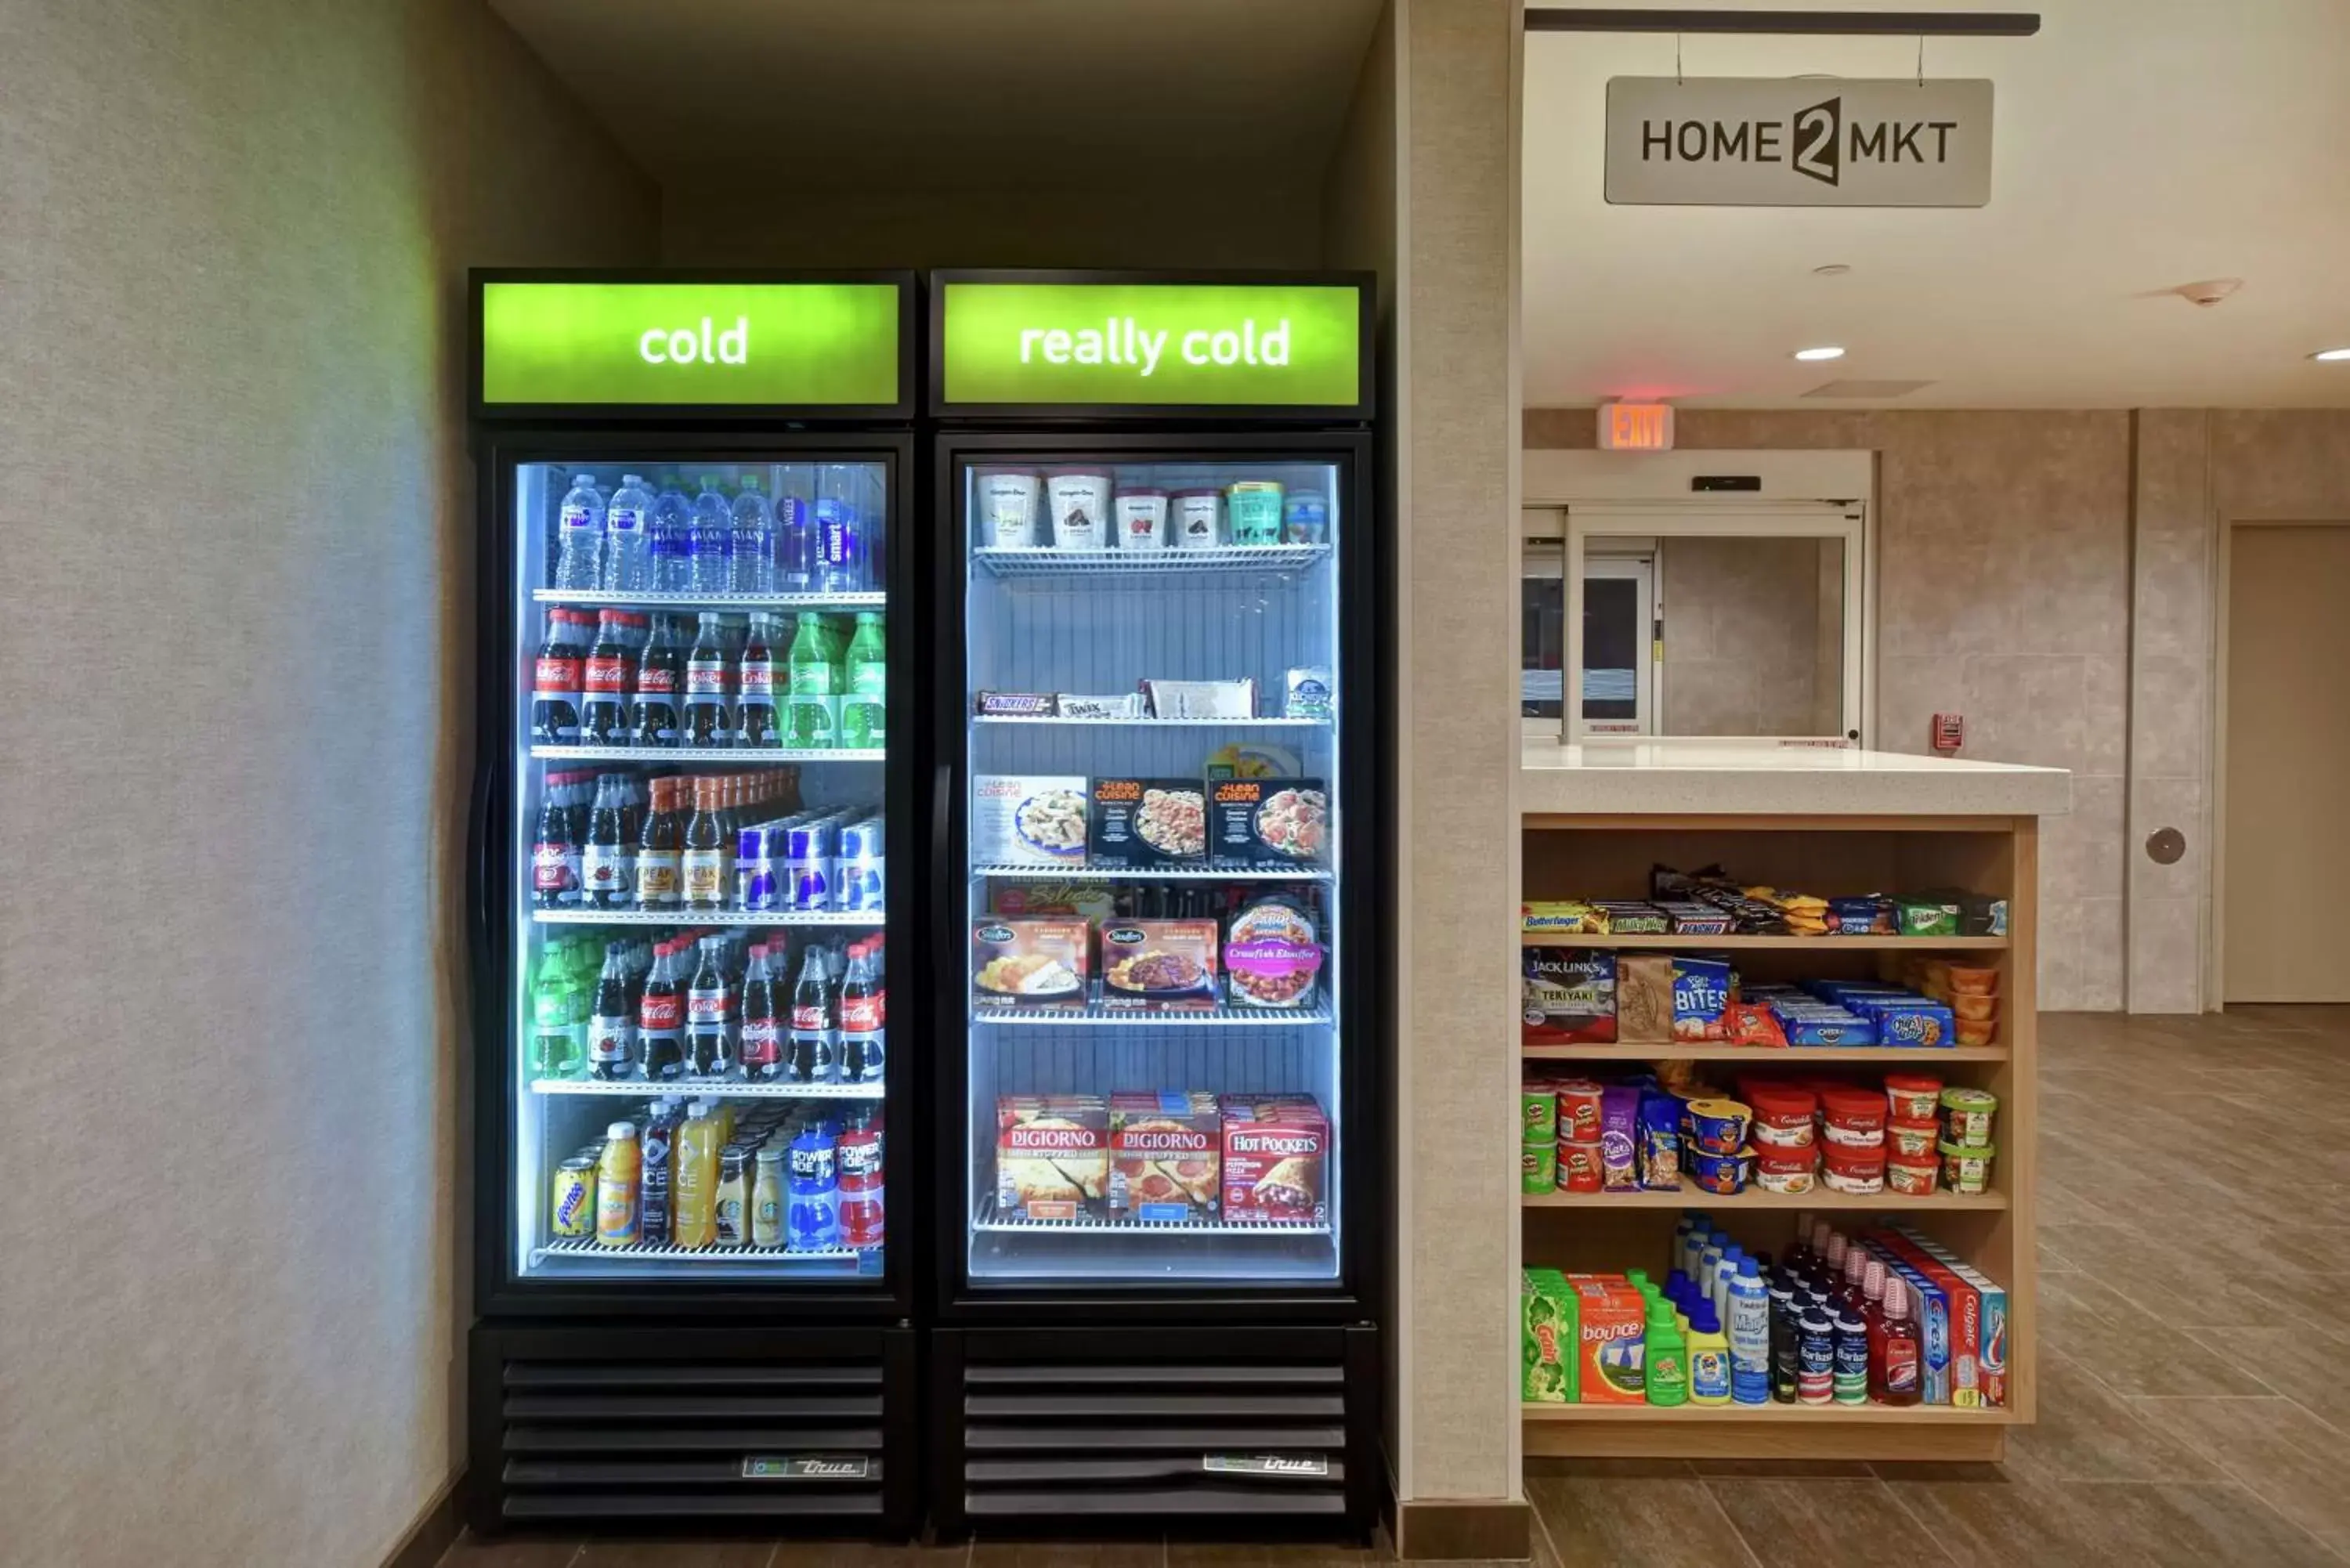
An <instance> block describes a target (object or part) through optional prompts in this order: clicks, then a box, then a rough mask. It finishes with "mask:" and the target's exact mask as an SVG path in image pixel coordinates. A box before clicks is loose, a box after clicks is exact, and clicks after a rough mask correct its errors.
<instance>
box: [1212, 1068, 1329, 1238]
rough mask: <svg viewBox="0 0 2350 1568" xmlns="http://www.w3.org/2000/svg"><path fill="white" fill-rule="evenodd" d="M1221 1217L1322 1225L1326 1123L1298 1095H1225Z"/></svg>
mask: <svg viewBox="0 0 2350 1568" xmlns="http://www.w3.org/2000/svg"><path fill="white" fill-rule="evenodd" d="M1216 1107H1217V1109H1218V1111H1219V1112H1221V1113H1222V1118H1223V1159H1224V1170H1223V1192H1224V1218H1225V1219H1226V1220H1232V1221H1238V1222H1243V1223H1245V1222H1249V1221H1261V1222H1265V1223H1277V1222H1280V1221H1284V1220H1289V1221H1299V1220H1307V1221H1312V1222H1315V1223H1317V1224H1318V1223H1323V1222H1326V1221H1327V1220H1329V1218H1330V1208H1329V1190H1330V1189H1329V1184H1328V1183H1327V1182H1326V1180H1325V1179H1324V1177H1325V1175H1326V1164H1327V1161H1328V1159H1329V1155H1330V1120H1329V1118H1328V1117H1327V1116H1324V1115H1323V1114H1322V1106H1321V1103H1320V1102H1319V1101H1317V1100H1315V1099H1313V1098H1312V1097H1311V1096H1304V1095H1263V1096H1257V1095H1226V1096H1223V1097H1222V1098H1221V1099H1220V1100H1218V1101H1217V1102H1216Z"/></svg>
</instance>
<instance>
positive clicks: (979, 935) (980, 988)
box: [971, 915, 1092, 1008]
mask: <svg viewBox="0 0 2350 1568" xmlns="http://www.w3.org/2000/svg"><path fill="white" fill-rule="evenodd" d="M1091 934H1092V931H1091V928H1089V927H1088V926H1087V924H1086V922H1085V921H1083V920H1064V919H1014V918H1012V917H1010V916H1003V915H983V916H981V917H980V918H979V919H975V920H973V921H972V923H971V989H972V1002H973V1003H974V1004H975V1005H977V1006H979V1007H981V1008H989V1007H1083V1006H1084V1005H1085V1004H1086V977H1087V950H1088V949H1089V948H1090V947H1091V946H1092V943H1091V942H1090V941H1089V940H1087V939H1088V938H1089V937H1090V936H1091Z"/></svg>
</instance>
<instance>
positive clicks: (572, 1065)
mask: <svg viewBox="0 0 2350 1568" xmlns="http://www.w3.org/2000/svg"><path fill="white" fill-rule="evenodd" d="M567 947H568V944H567V943H562V942H549V943H548V944H547V945H546V948H545V949H544V950H542V951H541V952H540V954H539V959H538V973H537V974H536V976H535V977H533V979H532V981H531V986H530V1016H531V1033H530V1075H531V1076H532V1077H534V1078H568V1077H570V1076H571V1075H574V1074H575V1073H577V1072H578V1071H579V1069H580V1066H581V1064H583V1063H585V1062H586V1060H587V1020H586V1019H585V1018H584V1017H583V1016H582V1015H581V1013H580V1010H579V1004H580V1001H581V997H580V993H579V989H578V984H577V981H575V980H574V979H573V978H572V975H571V969H570V964H569V962H568V959H569V953H568V951H567Z"/></svg>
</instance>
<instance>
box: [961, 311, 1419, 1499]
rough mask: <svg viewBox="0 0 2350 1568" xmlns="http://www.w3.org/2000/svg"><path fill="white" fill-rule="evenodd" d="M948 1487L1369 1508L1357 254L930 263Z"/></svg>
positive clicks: (1371, 1407) (1368, 393) (1367, 748)
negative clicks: (1208, 265)
mask: <svg viewBox="0 0 2350 1568" xmlns="http://www.w3.org/2000/svg"><path fill="white" fill-rule="evenodd" d="M928 304H929V309H930V312H931V323H932V331H931V356H932V358H931V383H930V398H931V411H932V413H933V415H934V416H935V417H936V418H937V419H938V420H939V421H941V424H942V426H943V428H942V430H941V433H940V434H939V435H938V436H937V437H936V442H935V455H934V458H933V466H934V482H935V485H936V506H937V525H938V535H939V539H940V548H939V552H938V557H937V574H938V577H937V580H938V587H937V590H936V591H937V598H938V604H939V607H940V611H941V616H940V623H939V625H940V634H939V635H940V648H939V654H940V659H941V666H942V669H943V675H942V680H941V696H940V699H939V702H938V713H937V719H938V727H937V730H936V734H937V737H938V740H937V745H938V748H939V752H938V759H937V760H938V767H937V769H936V778H937V780H938V787H939V788H940V789H941V791H942V792H943V801H942V803H941V804H942V805H943V809H942V810H941V811H940V812H939V813H938V815H937V818H936V824H937V831H938V833H939V835H940V836H941V842H940V844H939V846H938V848H937V850H936V852H935V854H934V857H933V867H934V869H935V872H936V876H937V883H936V887H937V891H936V894H935V900H936V909H937V915H938V935H937V937H936V939H935V944H934V951H935V952H936V954H937V955H938V958H939V968H940V975H941V979H940V985H939V1008H938V1027H937V1030H936V1035H937V1044H936V1053H937V1058H938V1067H937V1090H936V1100H937V1115H938V1118H939V1125H938V1127H937V1131H936V1132H935V1134H934V1135H933V1137H932V1138H931V1144H932V1146H933V1147H934V1148H935V1149H936V1150H937V1154H938V1160H939V1164H938V1178H939V1185H938V1199H937V1206H938V1208H937V1212H938V1217H939V1218H938V1245H939V1259H938V1276H939V1278H938V1284H939V1293H940V1299H939V1317H940V1322H941V1327H940V1329H939V1331H938V1333H937V1335H936V1337H935V1341H934V1353H933V1355H932V1357H931V1366H932V1378H933V1384H932V1397H933V1398H934V1400H935V1401H937V1404H936V1406H935V1407H934V1418H933V1421H932V1426H931V1431H932V1437H933V1440H934V1443H935V1444H936V1450H935V1451H936V1455H937V1457H936V1459H935V1460H934V1462H933V1464H932V1466H931V1476H932V1478H933V1489H932V1496H931V1501H930V1510H931V1515H932V1517H933V1519H934V1520H936V1521H938V1522H939V1523H940V1525H941V1528H944V1529H947V1530H961V1529H966V1528H967V1529H973V1530H977V1531H981V1532H985V1531H988V1530H991V1529H1012V1530H1019V1529H1025V1528H1034V1527H1037V1526H1041V1525H1045V1524H1048V1523H1051V1522H1052V1521H1066V1520H1071V1519H1075V1520H1079V1521H1083V1522H1084V1524H1085V1525H1086V1526H1087V1527H1089V1528H1098V1529H1115V1528H1128V1527H1130V1528H1133V1529H1138V1530H1142V1531H1146V1532H1147V1531H1149V1530H1150V1529H1155V1528H1161V1527H1169V1526H1172V1525H1174V1524H1176V1523H1178V1522H1179V1521H1180V1522H1181V1523H1183V1524H1186V1525H1189V1524H1197V1523H1202V1522H1213V1521H1218V1520H1246V1521H1252V1522H1253V1524H1266V1525H1270V1524H1272V1523H1273V1522H1274V1521H1288V1522H1291V1523H1302V1524H1305V1525H1306V1526H1307V1527H1309V1528H1316V1529H1323V1530H1326V1531H1329V1532H1336V1533H1349V1532H1360V1531H1362V1530H1364V1529H1367V1524H1368V1501H1367V1500H1368V1498H1369V1496H1370V1482H1371V1473H1372V1469H1373V1468H1374V1466H1375V1463H1376V1460H1375V1459H1373V1458H1372V1456H1373V1454H1374V1453H1375V1449H1374V1448H1373V1446H1372V1444H1371V1441H1370V1437H1369V1434H1370V1433H1372V1432H1373V1431H1374V1430H1375V1429H1376V1419H1377V1417H1376V1407H1377V1400H1378V1384H1379V1374H1378V1359H1377V1350H1376V1338H1375V1330H1374V1328H1373V1326H1372V1324H1371V1322H1370V1320H1371V1317H1372V1308H1371V1306H1370V1304H1369V1303H1370V1302H1371V1301H1372V1300H1373V1299H1375V1298H1374V1293H1373V1292H1372V1290H1371V1289H1370V1281H1371V1278H1372V1274H1373V1270H1374V1268H1375V1266H1376V1262H1377V1250H1378V1236H1377V1235H1376V1234H1375V1231H1376V1227H1375V1226H1373V1225H1372V1224H1370V1223H1369V1220H1370V1216H1371V1215H1372V1213H1373V1212H1374V1210H1375V1207H1376V1205H1377V1202H1378V1199H1377V1197H1376V1193H1377V1191H1378V1161H1379V1160H1381V1159H1382V1158H1384V1156H1383V1155H1382V1153H1381V1151H1379V1150H1378V1149H1377V1148H1376V1147H1373V1146H1372V1137H1373V1129H1374V1128H1375V1127H1376V1126H1377V1125H1378V1124H1377V1119H1376V1117H1375V1116H1374V1114H1373V1110H1372V1106H1371V1104H1370V1101H1371V1098H1372V1096H1373V1094H1374V1092H1375V1085H1376V1082H1377V1074H1376V1072H1375V1065H1376V1053H1377V1051H1378V1048H1379V1047H1378V1039H1379V1036H1378V1031H1377V1029H1376V1028H1375V1027H1374V1020H1373V1017H1372V1004H1373V997H1374V993H1375V990H1376V983H1377V976H1378V972H1379V969H1380V963H1379V959H1378V938H1377V934H1376V933H1377V927H1378V922H1377V919H1376V915H1375V905H1374V898H1375V893H1374V888H1375V881H1376V871H1377V867H1376V848H1375V846H1376V844H1377V841H1378V830H1377V823H1378V812H1379V807H1378V789H1379V777H1380V774H1381V771H1382V763H1381V762H1380V759H1379V758H1378V757H1377V756H1376V755H1375V754H1374V748H1373V739H1372V732H1373V715H1374V714H1375V712H1376V711H1377V708H1378V703H1379V702H1380V701H1381V698H1380V695H1379V691H1378V671H1377V659H1376V657H1375V654H1374V649H1373V646H1372V642H1373V639H1372V635H1371V616H1372V607H1373V604H1374V597H1375V586H1376V585H1375V583H1374V581H1373V571H1374V569H1375V567H1374V553H1373V545H1374V536H1373V528H1374V523H1373V515H1374V514H1373V507H1372V495H1371V474H1370V469H1371V455H1372V433H1371V429H1370V425H1369V421H1370V417H1371V412H1372V410H1373V407H1374V401H1373V396H1372V387H1371V376H1370V371H1369V359H1368V346H1369V329H1368V325H1367V323H1368V310H1369V286H1368V284H1367V280H1365V279H1362V278H1359V277H1356V276H1351V275H1347V276H1335V277H1334V276H1312V277H1298V276H1208V277H1171V276H1138V275H1102V274H1057V275H1039V274H1015V273H951V274H933V275H931V280H930V295H929V301H928Z"/></svg>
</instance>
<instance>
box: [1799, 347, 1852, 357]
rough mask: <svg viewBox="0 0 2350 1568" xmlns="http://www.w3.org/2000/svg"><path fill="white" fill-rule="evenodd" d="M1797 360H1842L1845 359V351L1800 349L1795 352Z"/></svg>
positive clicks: (1837, 349)
mask: <svg viewBox="0 0 2350 1568" xmlns="http://www.w3.org/2000/svg"><path fill="white" fill-rule="evenodd" d="M1795 358H1798V359H1841V358H1844V350H1843V349H1841V348H1798V349H1796V350H1795Z"/></svg>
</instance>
